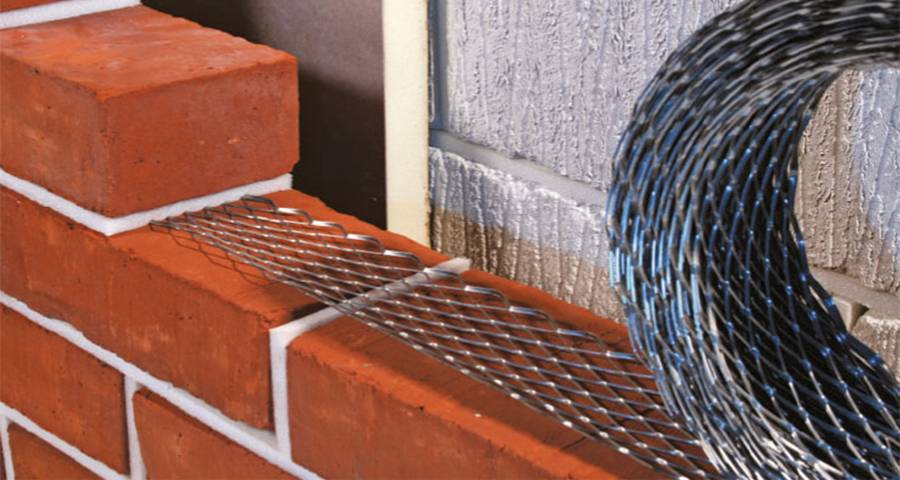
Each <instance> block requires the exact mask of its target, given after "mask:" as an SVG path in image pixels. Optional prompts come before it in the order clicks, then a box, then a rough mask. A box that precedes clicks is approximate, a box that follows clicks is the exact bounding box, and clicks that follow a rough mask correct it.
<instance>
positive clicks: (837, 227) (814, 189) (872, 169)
mask: <svg viewBox="0 0 900 480" xmlns="http://www.w3.org/2000/svg"><path fill="white" fill-rule="evenodd" d="M898 100H900V70H898V69H888V68H882V69H877V70H870V71H865V72H856V71H854V72H848V73H845V74H844V75H843V76H842V77H841V78H840V79H838V81H837V82H836V83H835V84H834V85H833V86H832V88H831V89H830V90H829V91H828V92H827V93H826V95H825V97H824V98H823V99H822V102H821V104H820V106H819V109H818V110H817V112H816V116H815V117H814V120H813V123H812V125H811V126H810V127H809V128H808V129H807V132H806V138H805V142H804V143H803V146H802V149H801V156H800V169H801V174H800V184H799V188H798V193H797V214H798V218H799V220H800V225H801V227H802V228H803V232H804V235H805V237H806V239H807V248H808V256H809V261H810V263H811V264H812V265H815V266H818V267H821V268H826V269H829V270H833V271H838V272H842V273H845V274H847V275H849V276H851V277H854V278H856V279H858V280H859V281H860V282H861V283H862V284H863V285H865V286H866V287H869V288H872V289H875V290H880V291H885V292H891V293H894V294H896V295H897V296H898V297H900V194H898V190H900V102H898ZM896 314H897V316H900V312H896Z"/></svg>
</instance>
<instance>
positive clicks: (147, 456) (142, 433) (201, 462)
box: [134, 390, 292, 480]
mask: <svg viewBox="0 0 900 480" xmlns="http://www.w3.org/2000/svg"><path fill="white" fill-rule="evenodd" d="M134 415H135V421H136V423H137V428H138V436H139V438H140V444H141V455H142V457H143V459H144V466H145V467H146V469H147V478H148V479H151V480H152V479H156V478H178V479H211V478H216V479H231V478H233V479H248V478H266V479H276V478H285V479H286V478H292V477H291V476H290V475H288V474H286V473H284V472H282V471H281V470H279V469H278V468H276V467H274V466H273V465H272V464H270V463H268V462H266V461H265V460H263V459H261V458H259V457H257V456H256V455H254V454H253V453H251V452H249V451H247V450H245V449H244V448H243V447H241V446H239V445H237V444H235V443H234V442H232V441H230V440H228V439H227V438H224V437H222V436H221V435H219V434H218V433H216V432H214V431H212V430H211V429H210V428H209V427H207V426H205V425H203V424H202V423H199V422H198V421H196V420H194V419H192V418H190V417H188V416H187V414H185V413H184V412H182V411H180V410H178V409H177V408H176V407H174V406H173V405H171V404H169V403H168V402H166V401H165V400H163V399H162V398H161V397H159V396H157V395H155V394H153V393H150V392H148V391H146V390H142V391H139V392H137V393H135V395H134Z"/></svg>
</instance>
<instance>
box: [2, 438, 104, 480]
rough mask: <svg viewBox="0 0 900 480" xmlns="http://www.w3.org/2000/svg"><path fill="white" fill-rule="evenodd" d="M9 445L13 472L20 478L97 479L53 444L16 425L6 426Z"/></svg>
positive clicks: (39, 479)
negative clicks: (7, 427)
mask: <svg viewBox="0 0 900 480" xmlns="http://www.w3.org/2000/svg"><path fill="white" fill-rule="evenodd" d="M9 445H10V450H11V451H12V463H13V471H14V472H15V474H16V478H17V479H20V480H25V479H29V480H48V479H60V480H61V479H65V480H94V479H99V478H100V477H98V476H97V475H94V473H93V472H91V471H90V470H88V469H86V468H84V467H83V466H81V464H79V463H78V462H76V461H75V460H72V459H71V458H70V457H68V456H67V455H66V454H64V453H62V452H60V451H59V450H57V449H56V448H54V447H53V446H52V445H50V444H48V443H46V442H44V441H43V440H41V439H40V438H38V437H36V436H34V435H32V434H31V433H30V432H28V431H26V430H25V429H23V428H21V427H19V426H18V425H10V426H9Z"/></svg>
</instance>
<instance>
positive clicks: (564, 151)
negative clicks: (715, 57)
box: [439, 0, 737, 190]
mask: <svg viewBox="0 0 900 480" xmlns="http://www.w3.org/2000/svg"><path fill="white" fill-rule="evenodd" d="M442 1H443V2H444V3H445V7H444V8H443V10H442V13H443V15H442V16H441V18H440V19H439V21H442V22H443V27H444V31H445V32H446V33H445V35H446V38H445V44H444V46H443V48H442V52H441V53H442V55H443V57H441V63H443V64H444V65H445V66H446V72H445V77H444V79H443V80H444V86H443V90H444V92H445V95H446V112H442V113H443V118H442V121H443V128H444V129H445V130H448V131H450V132H452V133H454V134H456V135H459V136H460V137H462V138H465V139H467V140H470V141H473V142H475V143H479V144H481V145H485V146H488V147H490V148H493V149H496V150H497V151H500V152H502V153H504V154H506V155H508V156H510V157H522V158H527V159H529V160H532V161H535V162H538V163H541V164H544V165H546V166H548V167H550V168H552V169H553V170H555V171H556V172H558V173H560V174H562V175H565V176H567V177H570V178H573V179H575V180H581V181H584V182H587V183H589V184H591V185H593V186H594V187H599V188H601V189H604V190H605V189H606V188H607V187H608V185H609V180H610V178H609V177H610V168H609V159H610V158H612V156H613V152H614V150H615V147H616V142H617V139H618V134H619V132H621V131H622V129H623V128H624V126H625V124H626V122H627V121H628V118H629V116H630V113H631V109H632V106H633V105H634V102H635V100H636V99H637V97H638V95H639V94H640V93H641V91H642V90H643V88H644V85H645V84H646V83H647V81H648V80H649V79H650V78H651V77H652V76H653V74H654V73H655V72H656V70H657V69H658V68H659V66H660V65H661V64H662V62H663V61H664V60H665V58H666V56H667V55H668V54H669V53H670V52H671V51H672V50H673V49H674V48H675V47H676V46H677V45H678V44H679V43H680V42H681V41H682V40H684V39H685V38H687V37H688V36H689V35H690V34H691V33H693V31H694V30H696V29H697V28H698V27H700V26H701V25H702V24H703V23H704V22H705V21H706V20H708V19H710V18H712V17H713V16H714V15H715V14H717V13H719V12H721V11H723V10H724V9H725V8H727V7H728V6H729V5H732V4H734V3H737V1H736V0H641V1H635V0H604V1H600V0H521V1H514V2H510V1H504V0H442Z"/></svg>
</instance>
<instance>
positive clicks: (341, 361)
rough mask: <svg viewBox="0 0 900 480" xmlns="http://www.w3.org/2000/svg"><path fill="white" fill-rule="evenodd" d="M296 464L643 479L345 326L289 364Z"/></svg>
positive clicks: (303, 341) (314, 339) (359, 328)
mask: <svg viewBox="0 0 900 480" xmlns="http://www.w3.org/2000/svg"><path fill="white" fill-rule="evenodd" d="M288 379H289V381H288V389H289V402H290V421H291V442H292V448H293V452H292V453H293V457H294V459H295V461H297V462H298V463H300V464H302V465H305V466H307V467H308V468H310V469H312V470H313V471H315V472H317V473H319V474H321V475H323V476H325V477H337V478H345V477H346V478H349V477H353V478H369V477H371V478H433V477H446V478H547V477H554V478H569V477H571V478H616V477H620V476H621V477H626V478H648V477H653V476H655V474H654V472H651V471H649V470H647V469H646V468H644V467H643V466H640V465H638V464H636V463H635V462H634V461H633V460H631V459H629V458H627V457H624V456H622V455H620V454H618V453H616V452H614V451H613V450H611V449H609V448H605V447H602V446H599V445H597V447H596V448H595V449H593V450H587V451H571V450H569V449H567V448H566V447H568V446H570V445H574V444H576V443H578V442H579V440H580V439H581V437H580V435H578V434H577V433H575V432H574V431H572V430H569V429H567V428H565V427H563V426H562V425H560V424H558V423H557V422H555V421H553V420H551V419H549V418H547V417H544V416H542V415H540V414H538V413H536V412H534V411H532V410H530V409H528V408H527V407H525V406H524V405H522V404H520V403H519V402H517V401H515V400H513V399H511V398H509V397H507V396H506V395H504V394H502V393H500V392H499V391H495V390H494V389H492V388H490V387H487V386H485V385H482V384H479V383H477V382H475V381H474V380H471V379H469V378H467V377H465V376H463V375H462V374H460V373H457V372H456V371H454V370H452V369H450V368H449V367H446V366H444V365H442V364H439V363H438V362H436V361H434V360H432V359H430V358H428V357H425V356H423V355H422V354H421V353H418V352H415V351H414V350H412V349H411V348H408V347H406V346H405V345H402V344H400V343H399V342H396V341H395V340H393V339H390V338H387V337H384V336H383V335H381V334H379V333H377V332H375V331H373V330H371V329H369V328H368V327H366V326H364V325H362V324H360V323H358V322H356V321H355V320H351V319H340V320H338V321H336V322H333V323H331V324H329V325H326V326H324V327H321V328H319V329H316V330H314V331H312V332H309V333H306V334H304V335H303V336H301V337H299V338H298V339H297V340H296V341H295V342H294V343H293V344H292V345H291V347H290V350H289V355H288Z"/></svg>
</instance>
